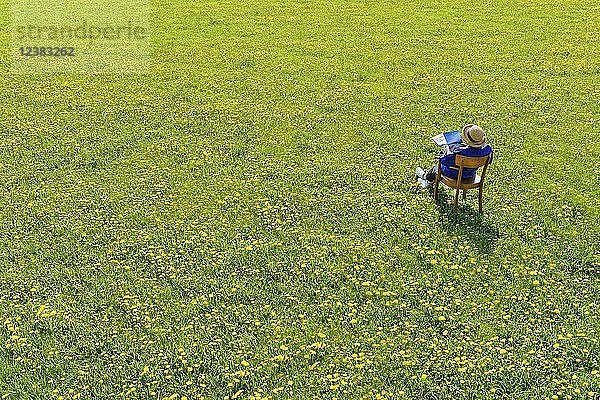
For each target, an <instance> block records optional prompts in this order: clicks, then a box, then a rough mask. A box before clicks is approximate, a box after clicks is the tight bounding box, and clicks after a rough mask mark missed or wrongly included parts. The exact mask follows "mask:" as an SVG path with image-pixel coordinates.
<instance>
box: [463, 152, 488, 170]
mask: <svg viewBox="0 0 600 400" xmlns="http://www.w3.org/2000/svg"><path fill="white" fill-rule="evenodd" d="M455 157H456V158H455V160H456V161H455V164H456V166H457V167H461V166H462V167H465V168H480V167H483V166H485V165H487V164H488V162H489V161H490V156H489V155H487V156H483V157H467V156H461V155H460V154H457V155H456V156H455Z"/></svg>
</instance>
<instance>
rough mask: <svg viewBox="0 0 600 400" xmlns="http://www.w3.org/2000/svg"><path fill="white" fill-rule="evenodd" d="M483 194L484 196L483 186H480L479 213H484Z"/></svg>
mask: <svg viewBox="0 0 600 400" xmlns="http://www.w3.org/2000/svg"><path fill="white" fill-rule="evenodd" d="M482 196H483V186H479V213H480V214H483V203H482Z"/></svg>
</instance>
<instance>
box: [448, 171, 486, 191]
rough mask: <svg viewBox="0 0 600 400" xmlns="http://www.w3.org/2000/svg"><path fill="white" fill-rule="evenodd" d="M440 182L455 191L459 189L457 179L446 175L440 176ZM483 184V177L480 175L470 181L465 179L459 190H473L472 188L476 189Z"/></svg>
mask: <svg viewBox="0 0 600 400" xmlns="http://www.w3.org/2000/svg"><path fill="white" fill-rule="evenodd" d="M440 181H441V182H443V183H444V184H445V185H447V186H450V187H452V188H454V189H457V188H458V187H457V186H458V180H457V179H452V178H450V177H448V176H446V175H444V174H440ZM480 182H481V176H479V175H475V176H474V177H472V178H469V179H463V180H462V182H461V185H460V188H458V189H471V188H476V187H478V186H479V183H480Z"/></svg>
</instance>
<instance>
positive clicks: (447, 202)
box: [432, 185, 500, 254]
mask: <svg viewBox="0 0 600 400" xmlns="http://www.w3.org/2000/svg"><path fill="white" fill-rule="evenodd" d="M474 193H475V195H474ZM476 193H477V191H476V190H474V191H471V192H469V191H467V200H466V201H465V200H463V199H462V193H460V200H459V202H458V209H457V210H456V211H454V210H453V204H452V202H453V201H454V190H453V191H452V196H449V195H448V194H447V193H445V191H444V190H442V187H441V185H440V191H439V192H438V200H437V205H438V206H439V209H440V216H439V219H438V223H439V226H441V227H442V228H443V229H444V230H445V231H446V232H448V234H449V235H454V236H460V237H461V238H465V239H466V240H467V243H468V244H469V245H472V246H475V247H476V248H477V249H479V251H480V252H482V253H485V254H488V253H490V252H491V251H493V250H494V248H495V247H496V242H497V241H498V238H499V237H500V233H499V231H498V228H497V227H495V226H494V225H493V224H492V223H491V222H490V221H489V218H486V216H485V214H480V213H479V210H478V208H477V197H476V196H477V194H476ZM432 194H433V191H432ZM484 212H485V204H484Z"/></svg>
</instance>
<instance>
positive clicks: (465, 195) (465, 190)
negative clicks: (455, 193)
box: [463, 189, 467, 200]
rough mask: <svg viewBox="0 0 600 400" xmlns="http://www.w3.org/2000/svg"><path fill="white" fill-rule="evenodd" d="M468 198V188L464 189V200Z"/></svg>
mask: <svg viewBox="0 0 600 400" xmlns="http://www.w3.org/2000/svg"><path fill="white" fill-rule="evenodd" d="M466 199H467V189H463V200H466Z"/></svg>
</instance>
